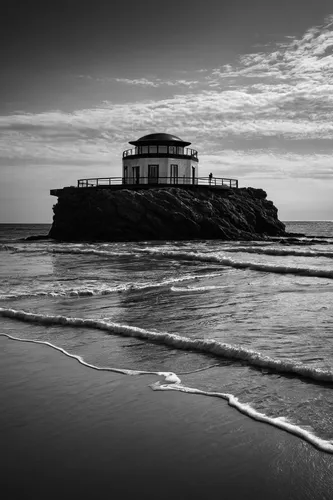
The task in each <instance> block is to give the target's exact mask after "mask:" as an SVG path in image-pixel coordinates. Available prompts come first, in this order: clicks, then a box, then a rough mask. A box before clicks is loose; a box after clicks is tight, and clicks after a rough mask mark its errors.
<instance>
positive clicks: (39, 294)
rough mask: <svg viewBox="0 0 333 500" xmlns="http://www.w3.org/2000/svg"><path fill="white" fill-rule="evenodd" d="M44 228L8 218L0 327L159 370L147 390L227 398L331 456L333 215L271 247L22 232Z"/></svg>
mask: <svg viewBox="0 0 333 500" xmlns="http://www.w3.org/2000/svg"><path fill="white" fill-rule="evenodd" d="M49 229H50V225H49V224H1V225H0V255H1V258H0V334H1V335H5V336H7V337H9V338H14V339H21V340H22V341H29V342H36V343H45V344H48V345H50V347H53V348H54V349H58V350H61V351H62V352H63V354H65V355H68V356H72V357H74V358H76V359H78V360H79V361H80V362H82V363H83V364H87V365H89V366H91V367H93V368H94V367H96V368H107V369H110V370H111V371H112V370H115V371H120V372H121V373H125V374H127V375H128V376H131V375H133V374H141V373H156V374H158V377H157V380H158V381H157V382H156V383H154V384H153V385H152V386H151V389H152V390H159V391H169V390H175V391H181V392H185V393H190V394H193V393H194V394H200V395H201V397H206V396H209V397H216V398H221V399H224V400H226V401H227V403H228V404H229V405H230V406H232V407H233V409H234V410H233V411H235V412H238V411H241V412H242V413H244V414H245V415H248V416H249V418H254V419H256V420H258V421H259V422H262V425H265V424H267V423H268V424H271V425H274V426H275V427H277V428H279V429H281V432H285V431H287V432H290V433H292V434H295V435H297V436H299V438H300V439H304V440H306V441H307V442H309V443H311V444H312V445H313V446H314V447H316V448H317V449H319V450H321V451H322V452H326V453H333V413H332V408H333V316H332V297H333V221H308V222H305V221H302V222H297V221H292V222H290V221H289V222H286V229H287V231H289V232H291V233H296V234H297V236H294V237H283V238H280V237H279V238H271V239H269V240H265V241H247V242H242V241H235V242H234V241H233V242H230V241H219V240H214V241H211V240H200V241H199V240H195V241H143V242H134V243H133V242H124V243H102V242H101V243H91V242H83V243H60V242H55V241H53V240H50V239H45V240H33V241H31V240H26V238H27V237H29V236H35V235H41V234H44V235H45V234H47V233H48V231H49ZM302 235H303V236H302ZM73 362H76V361H74V360H73ZM221 404H223V403H222V402H221Z"/></svg>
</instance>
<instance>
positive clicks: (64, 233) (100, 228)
mask: <svg viewBox="0 0 333 500" xmlns="http://www.w3.org/2000/svg"><path fill="white" fill-rule="evenodd" d="M130 144H131V145H133V146H134V148H132V149H127V150H125V151H124V152H123V155H122V176H121V177H107V178H94V179H80V180H78V184H77V187H65V188H63V189H54V190H51V195H53V196H57V197H58V203H57V204H56V205H55V206H54V207H53V210H54V217H53V225H52V228H51V231H50V233H49V237H50V238H54V239H56V240H61V241H88V240H89V241H140V240H188V239H222V240H250V239H262V238H265V237H267V236H283V235H285V227H284V224H282V222H280V221H279V220H278V216H277V209H276V208H275V206H274V205H273V203H272V202H271V201H269V200H267V195H266V193H265V191H263V190H262V189H254V188H241V189H239V187H238V180H237V179H224V178H215V177H213V174H212V173H210V174H209V176H208V177H199V173H198V164H199V158H198V151H196V150H195V149H192V148H189V147H188V146H190V144H191V143H190V142H188V141H183V140H182V139H180V138H179V137H177V136H175V135H171V134H166V133H155V134H149V135H146V136H143V137H141V138H140V139H138V140H135V141H131V142H130Z"/></svg>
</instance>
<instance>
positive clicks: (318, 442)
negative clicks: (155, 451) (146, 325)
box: [0, 333, 333, 454]
mask: <svg viewBox="0 0 333 500" xmlns="http://www.w3.org/2000/svg"><path fill="white" fill-rule="evenodd" d="M0 336H3V337H7V338H8V339H11V340H15V341H18V342H27V343H32V344H41V345H46V346H48V347H51V348H52V349H55V350H56V351H59V352H61V353H62V354H64V355H65V356H67V357H69V358H72V359H75V360H76V361H78V362H79V363H80V364H81V365H83V366H86V367H87V368H91V369H93V370H96V371H108V372H113V373H121V374H123V375H131V376H133V375H157V376H160V377H164V379H165V381H166V382H167V384H161V383H160V382H155V383H154V384H152V385H151V388H152V389H153V390H155V391H171V390H173V391H179V392H184V393H186V394H195V395H201V396H208V397H216V398H220V399H224V400H226V401H227V402H228V404H229V406H231V407H233V408H235V409H237V410H238V411H239V412H240V413H243V414H244V415H246V416H248V417H250V418H252V419H254V420H257V421H258V422H264V423H266V424H269V425H272V426H273V427H277V428H278V429H281V430H284V431H286V432H288V433H290V434H293V435H295V436H298V437H300V438H301V439H303V440H305V441H307V442H308V443H310V444H312V445H313V446H315V447H316V448H317V449H319V450H320V451H324V452H326V453H332V454H333V441H332V440H330V441H328V440H324V439H322V438H320V437H318V436H316V435H315V434H312V433H311V432H309V431H307V430H305V429H303V428H302V427H299V426H298V425H295V424H292V423H290V422H288V420H287V419H286V418H284V417H275V418H273V417H268V416H267V415H265V414H264V413H260V412H258V411H257V410H255V409H254V408H252V406H250V405H249V404H247V403H241V402H240V401H239V399H238V398H237V397H236V396H234V395H233V394H227V393H222V392H213V391H202V390H200V389H196V388H192V387H186V386H184V385H182V384H181V380H180V378H179V377H178V376H177V375H176V374H175V373H173V372H151V371H141V370H128V369H124V368H111V367H100V366H97V365H93V364H91V363H87V362H86V361H84V359H83V358H82V357H81V356H79V355H77V354H71V353H69V352H68V351H66V350H65V349H63V348H62V347H59V346H56V345H54V344H52V343H51V342H46V341H40V340H34V339H22V338H19V337H14V336H12V335H9V334H7V333H0ZM213 366H214V365H213ZM210 368H211V367H210ZM202 370H203V369H202ZM197 371H200V370H197Z"/></svg>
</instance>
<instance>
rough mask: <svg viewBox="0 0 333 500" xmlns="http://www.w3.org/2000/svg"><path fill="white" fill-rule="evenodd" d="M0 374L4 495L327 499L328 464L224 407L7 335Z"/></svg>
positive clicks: (331, 465)
mask: <svg viewBox="0 0 333 500" xmlns="http://www.w3.org/2000/svg"><path fill="white" fill-rule="evenodd" d="M0 367H1V380H2V390H1V396H0V398H1V408H2V412H1V417H0V418H1V425H0V429H1V431H0V432H1V443H2V450H3V453H4V458H5V460H4V466H3V467H2V472H1V476H2V481H1V482H2V489H4V488H6V489H7V491H8V493H7V496H6V497H5V498H14V497H16V498H23V497H27V496H28V497H34V498H42V497H43V498H48V497H51V496H56V495H58V496H59V497H60V496H61V497H67V496H69V495H71V496H72V495H75V496H76V497H80V498H105V496H113V497H114V498H119V499H130V498H137V497H140V498H149V499H150V498H151V499H153V498H157V499H159V498H163V499H164V498H175V499H178V498H179V499H192V498H198V499H199V498H228V499H229V498H230V499H244V498H246V499H248V498H270V499H293V500H296V499H302V500H304V499H318V500H319V499H321V500H324V499H329V498H332V495H333V484H332V477H333V456H332V455H330V454H326V453H323V452H320V451H318V450H316V449H315V448H314V447H313V446H312V445H310V444H308V443H306V442H304V441H303V440H301V439H299V438H297V437H295V436H293V435H291V434H289V433H287V432H284V431H281V430H279V429H276V428H274V427H272V426H270V425H266V424H262V423H258V422H256V421H254V420H252V419H250V418H248V417H247V416H245V415H242V414H241V413H239V412H238V411H237V410H236V409H234V408H231V407H229V406H228V404H227V402H226V401H222V400H219V399H217V398H207V397H201V396H197V395H190V394H183V393H179V392H175V391H170V392H159V391H153V390H152V389H151V387H150V385H151V384H152V383H154V382H156V380H157V377H154V376H151V375H143V376H128V375H122V374H118V373H111V372H101V371H96V370H94V369H91V368H88V367H86V366H83V365H81V364H80V363H78V362H77V361H76V360H75V359H70V358H68V357H67V356H66V355H64V354H63V353H61V352H57V351H56V350H54V349H52V348H51V347H49V346H46V345H36V344H33V343H26V342H17V341H14V340H10V339H8V338H6V337H1V338H0Z"/></svg>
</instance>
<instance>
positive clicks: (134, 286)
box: [0, 273, 221, 300]
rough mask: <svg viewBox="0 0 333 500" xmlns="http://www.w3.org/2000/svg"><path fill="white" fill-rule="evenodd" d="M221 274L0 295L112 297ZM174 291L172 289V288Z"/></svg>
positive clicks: (5, 297)
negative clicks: (115, 294)
mask: <svg viewBox="0 0 333 500" xmlns="http://www.w3.org/2000/svg"><path fill="white" fill-rule="evenodd" d="M220 275H221V273H208V274H201V275H192V274H191V275H186V276H180V277H178V278H170V279H165V280H162V281H159V282H156V283H153V282H149V283H124V284H122V285H117V286H114V287H99V288H88V287H85V288H70V289H68V290H49V291H44V290H40V291H29V292H22V293H17V294H14V293H10V294H0V300H19V299H25V298H36V297H54V298H56V297H93V296H102V295H111V294H113V293H122V292H128V291H131V290H133V291H135V290H148V289H154V288H162V287H165V286H169V285H173V284H174V283H180V282H183V281H190V280H196V279H199V278H211V277H216V276H220ZM171 290H172V287H171Z"/></svg>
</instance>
